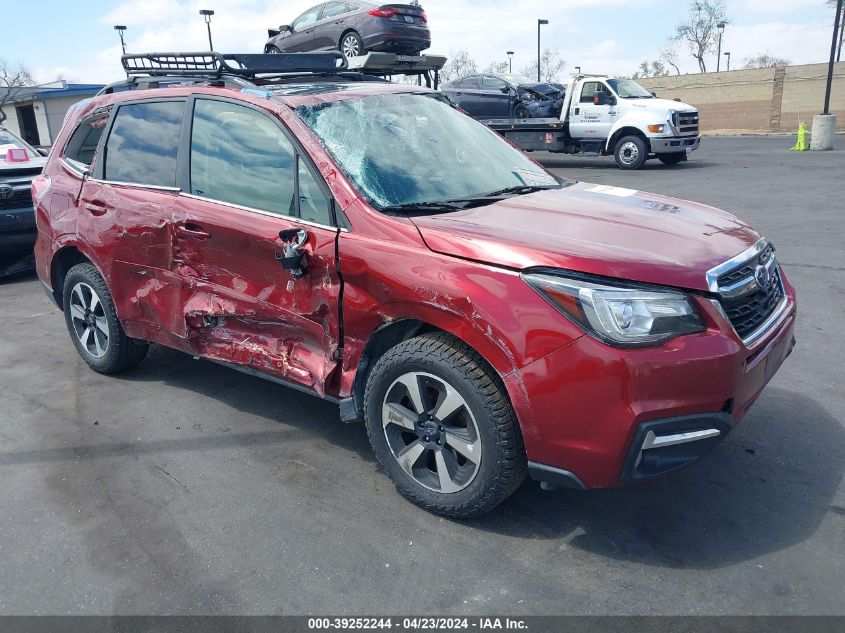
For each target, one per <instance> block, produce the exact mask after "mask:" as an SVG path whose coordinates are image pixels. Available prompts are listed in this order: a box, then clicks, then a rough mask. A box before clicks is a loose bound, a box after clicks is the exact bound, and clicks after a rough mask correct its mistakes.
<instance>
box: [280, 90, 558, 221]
mask: <svg viewBox="0 0 845 633" xmlns="http://www.w3.org/2000/svg"><path fill="white" fill-rule="evenodd" d="M297 112H298V114H299V116H300V117H301V118H302V119H303V120H304V121H305V123H307V124H308V126H309V127H310V128H311V129H312V130H313V131H314V133H315V134H316V135H317V136H318V137H319V138H320V140H321V141H322V142H323V145H324V146H325V147H326V149H327V150H328V151H329V153H331V155H332V156H333V157H334V159H335V160H336V161H337V163H338V165H339V166H340V168H341V169H342V170H343V171H344V173H345V174H346V175H347V176H348V177H349V178H350V179H351V180H352V181H353V183H354V184H355V186H356V187H357V188H358V190H359V191H360V192H361V193H362V194H363V195H364V196H365V197H366V198H367V199H368V200H369V202H370V203H372V204H374V205H375V206H377V207H379V208H382V209H385V208H387V207H401V206H404V205H414V204H424V203H438V202H447V201H452V200H458V199H466V198H471V197H473V196H476V197H477V196H482V195H484V194H489V193H491V192H500V191H502V190H505V189H512V188H520V187H522V188H527V187H531V188H547V187H558V186H559V185H558V182H557V181H556V180H555V179H554V178H553V177H552V176H551V175H550V174H549V173H548V172H546V171H545V170H544V169H543V168H542V167H540V166H539V165H537V164H536V163H534V162H533V161H531V160H530V159H529V158H527V157H526V156H525V155H524V154H522V152H520V151H518V150H516V149H514V148H513V147H511V146H510V145H509V144H508V143H507V142H505V141H504V140H503V139H502V138H501V137H500V136H499V135H498V134H496V133H495V132H493V131H491V130H490V129H488V128H487V127H485V126H484V125H482V124H481V123H478V122H477V121H475V120H473V119H472V118H470V117H468V116H466V115H465V114H462V113H461V112H458V111H457V110H455V109H454V108H452V107H451V106H449V105H448V104H446V103H443V102H442V101H440V100H438V99H436V98H433V97H431V96H427V95H423V94H388V95H376V96H369V97H363V98H358V99H349V100H343V101H337V102H333V103H321V104H317V105H314V106H307V107H306V106H303V107H300V108H298V109H297Z"/></svg>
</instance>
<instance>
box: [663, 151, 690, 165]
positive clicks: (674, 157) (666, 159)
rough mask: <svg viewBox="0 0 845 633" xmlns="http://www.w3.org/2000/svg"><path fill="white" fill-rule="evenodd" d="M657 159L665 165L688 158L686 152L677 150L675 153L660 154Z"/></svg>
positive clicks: (675, 163)
mask: <svg viewBox="0 0 845 633" xmlns="http://www.w3.org/2000/svg"><path fill="white" fill-rule="evenodd" d="M657 159H658V160H659V161H660V162H661V163H663V164H664V165H677V164H678V163H680V162H681V161H684V160H686V159H687V155H686V154H685V153H680V152H675V153H674V154H658V155H657Z"/></svg>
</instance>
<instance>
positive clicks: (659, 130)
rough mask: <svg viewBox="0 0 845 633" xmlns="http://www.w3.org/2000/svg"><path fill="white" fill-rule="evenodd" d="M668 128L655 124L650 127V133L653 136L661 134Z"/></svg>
mask: <svg viewBox="0 0 845 633" xmlns="http://www.w3.org/2000/svg"><path fill="white" fill-rule="evenodd" d="M665 127H666V126H665V125H662V124H654V125H649V126H648V131H649V132H652V133H653V134H660V133H662V132H663V130H664V128H665Z"/></svg>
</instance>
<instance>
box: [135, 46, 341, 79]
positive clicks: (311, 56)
mask: <svg viewBox="0 0 845 633" xmlns="http://www.w3.org/2000/svg"><path fill="white" fill-rule="evenodd" d="M120 61H121V63H122V64H123V69H124V70H125V71H126V76H127V77H129V76H132V75H146V76H150V77H156V76H168V77H205V78H212V79H219V78H220V77H222V76H224V75H234V76H238V77H255V76H256V75H274V74H275V75H279V74H285V73H335V72H338V71H342V70H344V69H346V68H347V62H346V57H344V56H343V54H342V53H341V52H340V51H328V52H322V53H283V54H281V55H268V54H257V53H226V54H223V53H217V52H214V51H207V52H198V53H135V54H127V55H123V56H122V57H121V58H120Z"/></svg>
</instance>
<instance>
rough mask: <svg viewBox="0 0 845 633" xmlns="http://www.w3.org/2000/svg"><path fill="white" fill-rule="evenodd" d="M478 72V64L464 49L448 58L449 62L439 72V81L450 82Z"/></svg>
mask: <svg viewBox="0 0 845 633" xmlns="http://www.w3.org/2000/svg"><path fill="white" fill-rule="evenodd" d="M477 72H478V63H477V62H476V61H475V59H474V58H473V56H472V55H470V54H469V51H468V50H467V49H465V48H462V49H461V50H459V51H457V52H455V53H452V54H451V55H450V56H449V61H448V62H446V65H445V66H444V67H443V70H441V71H440V79H441V80H442V81H444V82H446V81H452V80H453V79H458V78H460V77H464V76H466V75H472V74H475V73H477Z"/></svg>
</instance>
